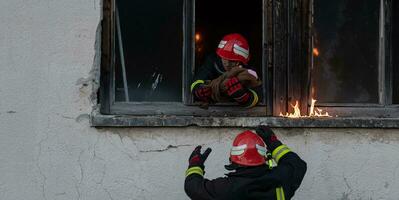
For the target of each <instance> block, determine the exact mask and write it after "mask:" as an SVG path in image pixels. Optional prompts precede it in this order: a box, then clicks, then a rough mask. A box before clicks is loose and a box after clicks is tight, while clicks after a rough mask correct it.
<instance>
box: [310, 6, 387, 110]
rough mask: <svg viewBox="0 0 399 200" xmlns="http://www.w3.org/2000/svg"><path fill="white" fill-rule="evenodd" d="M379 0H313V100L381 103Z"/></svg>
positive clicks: (322, 101)
mask: <svg viewBox="0 0 399 200" xmlns="http://www.w3.org/2000/svg"><path fill="white" fill-rule="evenodd" d="M379 13H380V1H379V0H334V1H324V0H315V1H314V38H315V40H314V47H315V48H317V52H314V69H313V74H312V80H313V83H312V85H313V88H314V89H313V90H314V97H315V98H316V99H317V100H318V102H321V103H378V50H379V41H378V37H379Z"/></svg>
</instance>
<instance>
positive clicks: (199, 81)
mask: <svg viewBox="0 0 399 200" xmlns="http://www.w3.org/2000/svg"><path fill="white" fill-rule="evenodd" d="M204 83H205V81H204V80H196V81H194V83H193V84H191V92H192V91H193V89H194V88H195V86H197V85H198V84H204Z"/></svg>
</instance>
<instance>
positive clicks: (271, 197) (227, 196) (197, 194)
mask: <svg viewBox="0 0 399 200" xmlns="http://www.w3.org/2000/svg"><path fill="white" fill-rule="evenodd" d="M270 146H271V148H268V149H269V150H270V151H271V152H272V155H271V156H272V158H273V160H274V161H275V162H276V163H277V166H275V167H273V168H270V167H269V166H268V165H266V164H265V162H264V164H261V165H258V166H250V167H238V168H236V169H235V172H231V173H228V174H226V175H227V176H226V177H223V178H217V179H214V180H208V179H205V178H204V177H203V176H204V170H203V169H204V168H203V167H201V166H192V167H189V168H188V169H187V171H186V179H185V187H184V189H185V192H186V194H187V195H188V196H189V197H190V198H191V199H193V200H257V199H259V200H289V199H291V198H292V197H293V196H294V193H295V191H296V190H297V189H298V188H299V186H300V184H301V182H302V179H303V177H304V175H305V172H306V163H305V162H304V161H303V160H302V159H301V158H300V157H299V156H298V155H297V154H296V153H294V152H292V151H291V150H290V149H289V148H288V147H287V146H286V145H283V144H282V143H281V142H279V141H278V140H277V142H274V144H273V145H270ZM233 148H234V147H233ZM232 151H233V150H232ZM230 159H232V157H230ZM233 159H234V158H233Z"/></svg>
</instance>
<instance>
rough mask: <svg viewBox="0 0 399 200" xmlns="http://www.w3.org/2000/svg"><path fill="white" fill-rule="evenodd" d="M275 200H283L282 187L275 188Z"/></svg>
mask: <svg viewBox="0 0 399 200" xmlns="http://www.w3.org/2000/svg"><path fill="white" fill-rule="evenodd" d="M276 198H277V200H285V194H284V189H283V187H278V188H276Z"/></svg>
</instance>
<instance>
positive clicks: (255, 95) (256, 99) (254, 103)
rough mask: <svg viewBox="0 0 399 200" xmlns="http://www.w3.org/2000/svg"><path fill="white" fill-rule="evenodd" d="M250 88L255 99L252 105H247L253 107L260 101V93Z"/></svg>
mask: <svg viewBox="0 0 399 200" xmlns="http://www.w3.org/2000/svg"><path fill="white" fill-rule="evenodd" d="M248 90H249V91H251V92H252V94H253V95H254V100H253V101H252V103H251V105H249V106H247V107H246V108H252V107H254V106H256V104H257V103H258V101H259V97H258V94H256V92H255V91H253V90H251V89H248Z"/></svg>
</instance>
